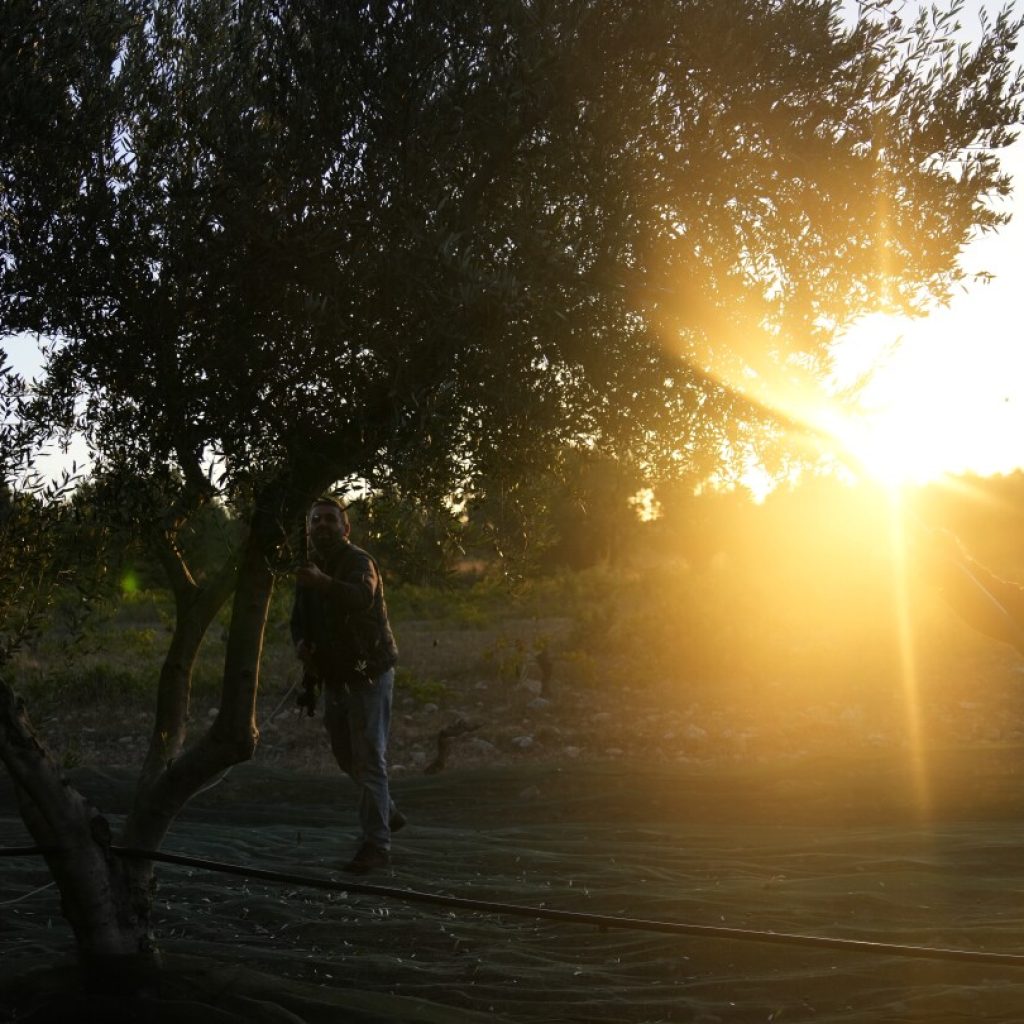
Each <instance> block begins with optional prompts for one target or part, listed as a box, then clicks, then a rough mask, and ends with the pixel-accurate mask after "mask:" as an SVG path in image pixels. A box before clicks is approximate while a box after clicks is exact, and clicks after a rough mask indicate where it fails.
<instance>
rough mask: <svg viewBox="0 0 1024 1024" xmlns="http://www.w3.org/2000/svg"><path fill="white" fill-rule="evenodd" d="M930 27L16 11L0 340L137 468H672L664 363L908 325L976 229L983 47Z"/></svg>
mask: <svg viewBox="0 0 1024 1024" xmlns="http://www.w3.org/2000/svg"><path fill="white" fill-rule="evenodd" d="M958 8H959V5H958V4H953V5H952V8H951V9H950V11H948V12H946V13H944V14H939V13H932V14H930V15H929V14H928V13H927V12H922V14H921V16H920V18H919V19H918V20H917V21H915V22H912V23H910V24H904V23H903V21H902V20H901V18H900V16H899V13H898V9H899V8H898V5H894V4H889V3H882V4H874V5H871V7H870V9H868V11H867V13H865V14H864V15H863V16H862V17H861V18H860V20H859V21H858V22H857V23H856V24H855V25H853V26H852V27H848V26H846V25H844V23H843V22H842V21H841V19H840V17H839V13H838V7H837V5H836V4H835V3H832V2H826V0H746V2H744V3H742V4H728V5H722V4H715V3H709V2H706V0H657V2H654V3H651V2H649V0H644V2H642V3H641V2H637V0H617V2H615V3H611V4H609V3H604V2H602V3H596V2H593V0H591V2H584V0H571V2H570V0H560V2H543V3H539V2H527V0H487V2H483V3H479V4H474V5H465V4H461V3H457V2H454V0H452V2H445V0H442V2H430V3H422V2H416V0H406V2H393V3H377V2H363V3H352V4H345V5H342V6H341V7H340V8H335V7H332V6H330V5H323V4H320V3H316V2H312V0H308V2H302V0H300V2H293V3H287V4H283V3H279V2H273V0H250V2H242V3H237V2H231V3H229V2H223V0H222V2H204V3H194V2H192V3H190V2H168V0H117V2H115V0H106V2H93V3H90V4H86V5H79V4H73V5H72V4H61V3H58V4H42V3H37V2H29V0H16V2H13V3H11V4H8V5H6V8H5V15H4V18H5V20H6V22H7V24H6V25H5V26H4V29H5V30H4V38H5V40H6V43H5V44H4V45H5V49H6V54H5V59H4V63H3V67H4V77H5V81H4V83H3V84H4V85H5V87H8V88H7V95H8V107H9V114H8V117H7V118H6V119H5V125H4V146H3V155H2V156H0V175H2V181H3V191H2V194H0V250H2V251H3V253H4V260H3V263H2V266H0V325H2V327H3V329H4V330H7V331H11V330H31V331H39V332H41V333H43V334H44V335H47V336H53V337H58V338H61V339H63V341H64V346H63V348H62V349H61V350H60V351H59V353H58V355H57V356H56V358H55V359H54V362H53V371H54V378H53V379H54V381H55V382H56V383H58V384H61V385H64V386H65V388H66V389H67V390H68V391H73V390H76V389H77V390H79V391H84V394H85V395H86V397H87V404H86V406H85V413H86V415H85V417H84V420H83V422H84V423H85V424H86V426H87V429H88V430H89V431H90V434H91V436H92V439H93V441H94V443H95V444H96V446H97V448H98V450H99V451H101V452H103V453H104V454H105V455H106V456H108V457H111V458H116V459H117V460H118V461H121V462H124V463H126V464H128V465H130V466H132V467H133V468H134V469H136V470H137V471H140V472H143V473H147V474H148V473H154V472H156V473H163V474H169V473H171V472H174V471H178V472H181V473H184V474H185V475H186V477H191V478H193V479H195V473H196V467H197V466H199V465H201V464H203V462H204V460H208V459H209V458H210V457H211V456H216V457H218V459H219V462H218V466H219V469H220V470H221V471H222V472H224V473H225V480H224V483H226V484H227V485H228V486H229V488H234V489H241V490H242V491H246V490H247V489H250V488H251V487H252V486H253V484H254V483H255V482H257V481H258V480H259V479H262V478H264V477H265V476H266V475H267V473H268V472H273V469H272V468H271V467H278V468H280V467H282V466H286V465H288V464H289V463H294V461H295V460H297V459H300V458H302V457H304V456H308V455H309V454H310V452H312V451H316V452H318V454H319V456H321V457H323V458H324V459H326V460H328V461H329V462H330V464H331V467H332V468H331V470H330V472H329V473H328V474H327V475H328V477H333V478H339V477H341V476H343V475H346V474H360V475H362V476H364V477H366V478H368V479H374V480H384V479H398V480H401V481H402V482H403V483H405V484H406V485H407V486H410V487H413V488H415V489H416V491H417V492H418V493H425V492H426V493H446V492H447V491H448V490H450V489H451V488H452V487H453V486H454V485H455V484H457V483H458V482H459V481H460V480H464V479H467V478H471V477H473V476H474V474H482V473H484V472H492V473H493V472H522V471H524V470H525V471H528V470H529V467H530V466H531V465H532V464H535V463H537V462H539V461H542V460H543V459H544V458H546V456H547V454H548V453H550V452H552V451H553V450H554V449H555V448H557V446H559V445H561V444H564V443H566V442H576V443H585V444H588V445H599V446H604V447H606V448H611V449H618V450H621V451H625V450H629V451H632V452H635V453H636V454H637V455H638V456H640V457H643V458H645V459H649V460H650V459H655V460H659V461H660V463H661V465H662V466H663V467H665V466H671V465H672V464H675V465H682V466H686V467H688V468H689V467H692V466H693V465H695V464H697V465H702V466H707V465H708V464H710V463H712V462H713V461H714V460H715V459H717V458H719V457H720V453H721V441H722V435H723V432H726V431H727V430H729V429H730V428H731V427H732V426H734V424H735V417H734V416H733V415H732V414H733V413H734V412H735V409H734V407H733V406H732V404H731V402H732V400H731V398H730V396H729V394H728V393H727V392H726V391H725V390H722V389H720V388H716V386H715V385H714V384H713V383H711V382H710V381H709V380H708V378H707V377H705V376H704V375H703V374H702V373H701V372H700V371H702V370H706V369H708V368H709V367H711V368H713V367H717V366H719V365H722V364H723V363H726V364H729V365H735V364H737V363H738V364H741V365H752V366H754V367H755V368H756V367H762V368H763V367H764V366H765V365H767V364H769V363H772V362H775V363H779V362H782V361H784V360H785V358H786V357H787V356H789V355H791V354H792V353H794V352H798V353H804V354H806V355H809V356H811V357H814V356H817V357H821V356H822V354H823V353H824V352H825V350H826V346H827V343H828V341H829V340H830V338H831V336H832V332H833V331H834V329H835V328H836V326H837V325H841V324H843V323H846V322H848V321H849V320H850V319H851V318H853V317H855V316H857V315H859V314H861V313H864V312H867V311H869V310H875V309H902V310H908V311H915V310H918V311H919V310H921V309H923V308H925V307H926V306H927V305H928V303H930V302H933V301H934V300H936V299H941V298H943V297H944V296H946V295H947V294H948V292H949V289H950V287H951V286H952V284H953V283H954V282H955V281H956V280H957V279H958V277H959V276H960V275H961V273H962V271H961V270H960V267H959V264H958V255H959V252H960V250H961V249H962V248H963V246H964V245H965V243H966V242H967V241H968V240H969V239H970V238H971V237H972V236H973V234H974V233H976V232H977V231H979V230H987V229H990V228H993V227H995V226H997V225H998V224H999V223H1000V220H1001V217H1002V215H1001V214H999V213H998V212H996V211H995V210H994V209H993V207H992V206H991V205H990V200H992V199H993V198H994V197H996V196H997V195H1000V194H1003V193H1005V192H1006V190H1007V189H1008V187H1009V182H1008V179H1007V178H1006V176H1005V175H1004V174H1003V173H1002V172H1001V170H1000V167H999V163H998V158H997V154H996V151H997V150H998V148H999V147H1000V146H1002V145H1005V144H1006V143H1007V142H1008V141H1010V139H1011V128H1012V125H1013V124H1014V123H1015V122H1016V121H1017V120H1019V116H1020V95H1021V89H1020V81H1019V79H1018V78H1014V77H1013V68H1012V63H1011V51H1012V48H1013V46H1014V43H1015V40H1016V34H1017V30H1018V24H1017V22H1016V21H1015V20H1014V19H1013V18H1012V17H1011V15H1010V12H1009V11H1005V12H1003V13H1001V14H1000V15H999V16H998V17H997V18H996V19H995V20H994V21H992V22H991V23H989V24H987V26H986V29H985V31H984V33H983V36H982V38H981V41H980V42H979V43H978V44H977V46H976V47H974V48H973V49H972V48H967V47H962V46H959V45H958V43H957V41H956V37H955V33H954V28H955V22H954V18H955V14H956V13H957V10H958Z"/></svg>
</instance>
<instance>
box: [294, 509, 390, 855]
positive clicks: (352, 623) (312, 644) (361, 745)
mask: <svg viewBox="0 0 1024 1024" xmlns="http://www.w3.org/2000/svg"><path fill="white" fill-rule="evenodd" d="M307 529H308V533H309V540H310V546H311V550H310V554H311V555H312V558H311V560H310V561H309V562H308V563H307V564H306V565H305V566H303V567H302V568H300V569H299V570H298V571H297V572H296V574H295V577H296V588H295V604H294V606H293V608H292V619H291V630H292V641H293V642H294V644H295V653H296V654H297V656H298V658H299V660H300V661H301V662H302V664H303V666H304V668H305V670H306V672H307V673H308V674H309V675H311V676H315V677H316V678H317V679H318V680H319V681H320V683H321V684H322V687H323V694H324V726H325V727H326V729H327V733H328V735H329V736H330V740H331V750H332V751H333V753H334V757H335V760H336V761H337V762H338V765H339V767H340V768H341V770H342V771H343V772H345V773H346V774H347V775H349V776H350V777H351V778H352V780H353V781H354V782H355V784H356V785H357V786H358V787H359V823H360V826H361V828H362V841H361V843H360V845H359V848H358V849H357V851H356V853H355V856H354V857H352V859H351V860H350V861H348V862H347V863H346V864H344V865H343V869H344V870H345V871H349V872H352V873H353V874H361V875H362V874H367V873H368V872H370V871H373V870H374V869H375V868H382V867H386V866H387V865H388V864H389V863H390V860H391V856H390V850H391V833H392V832H393V831H396V830H397V829H399V828H401V827H402V825H404V824H405V819H404V817H403V816H402V815H401V814H400V813H399V812H398V810H397V809H396V808H395V805H394V803H393V801H392V800H391V796H390V793H389V789H388V768H387V743H388V730H389V728H390V724H391V696H392V690H393V687H394V681H395V664H396V662H397V661H398V648H397V646H396V645H395V638H394V635H393V633H392V632H391V626H390V624H389V622H388V613H387V606H386V604H385V603H384V587H383V583H382V582H381V578H380V572H379V570H378V568H377V563H376V562H375V561H374V560H373V559H372V558H371V557H370V556H369V555H368V554H367V553H366V552H365V551H363V550H362V549H360V548H357V547H356V546H355V545H354V544H352V543H351V542H350V541H349V539H348V535H349V531H350V529H351V527H350V524H349V520H348V515H347V514H346V512H345V509H344V507H343V506H342V504H341V503H340V502H339V501H336V500H335V499H334V498H319V499H318V500H317V501H315V502H314V503H313V507H312V508H311V509H310V511H309V517H308V521H307Z"/></svg>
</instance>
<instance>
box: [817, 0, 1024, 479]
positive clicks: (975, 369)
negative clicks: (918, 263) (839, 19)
mask: <svg viewBox="0 0 1024 1024" xmlns="http://www.w3.org/2000/svg"><path fill="white" fill-rule="evenodd" d="M910 6H911V5H909V4H908V8H909V7H910ZM843 8H844V10H845V12H846V13H847V14H850V13H851V12H852V11H854V10H855V9H856V4H855V3H853V2H849V0H848V2H845V3H844V4H843ZM983 8H984V9H987V10H988V11H989V12H990V13H993V12H994V11H995V10H996V5H994V4H992V3H981V2H979V0H966V2H965V4H964V7H963V11H962V12H961V16H960V21H961V24H962V27H963V33H964V37H965V39H966V40H967V41H976V40H977V38H978V33H979V28H980V20H979V18H980V13H981V11H982V9H983ZM1017 53H1018V59H1020V58H1021V55H1022V54H1024V46H1022V47H1018V51H1017ZM1001 162H1002V163H1003V166H1004V168H1005V169H1006V170H1007V171H1008V172H1009V173H1010V174H1011V175H1012V177H1013V179H1014V184H1015V189H1014V194H1013V195H1012V196H1011V198H1010V200H1009V201H1008V202H1007V203H1006V204H1005V205H1004V206H1001V207H999V209H1000V210H1001V211H1003V212H1008V213H1010V214H1011V215H1012V218H1013V219H1012V220H1011V221H1010V223H1009V224H1008V225H1006V226H1005V227H1004V228H1002V229H1001V230H1000V231H999V232H998V233H995V234H989V235H985V236H982V237H980V238H978V239H976V240H975V241H974V242H972V243H971V244H970V245H969V247H968V248H967V250H966V251H965V253H964V257H963V265H964V267H965V269H966V270H967V271H968V273H969V274H972V273H976V272H980V271H988V272H990V273H992V274H993V275H994V280H992V281H991V282H989V283H987V284H982V283H974V282H971V281H970V280H968V281H966V282H965V287H964V289H963V290H962V291H960V292H959V293H958V294H955V295H954V297H953V299H952V301H951V302H950V304H949V305H948V307H944V308H939V309H936V310H935V311H934V312H932V313H931V314H930V315H929V316H927V317H925V318H923V319H918V320H907V319H900V318H888V317H876V318H873V319H870V320H865V321H863V322H861V323H859V324H857V325H855V326H854V327H853V328H852V329H851V330H849V331H848V332H847V335H846V337H845V338H844V339H843V340H842V341H841V342H840V346H839V349H838V351H837V363H838V366H839V369H840V371H841V376H842V378H843V380H849V379H852V378H853V377H854V376H856V375H857V374H858V373H861V372H864V371H865V370H869V369H872V370H873V371H874V376H873V380H872V382H871V383H870V384H869V386H868V387H867V388H866V390H865V392H864V394H863V396H862V401H861V405H862V407H863V412H864V416H863V422H862V424H861V426H862V428H863V429H862V431H861V437H860V439H859V443H858V444H857V448H858V449H859V450H858V451H857V454H858V456H860V457H861V458H862V460H863V462H864V463H866V464H867V466H868V468H869V470H870V471H872V472H873V473H874V474H875V475H877V476H879V477H881V478H883V479H886V480H888V481H889V482H893V483H898V482H903V481H908V482H916V483H921V482H926V481H929V480H934V479H938V478H941V476H942V475H943V474H946V473H953V474H956V473H965V472H972V473H977V474H979V475H983V476H987V475H991V474H995V473H1008V472H1012V471H1013V470H1015V469H1017V468H1019V467H1022V466H1024V344H1022V342H1024V287H1022V281H1021V270H1020V267H1021V261H1022V256H1024V140H1018V141H1017V142H1016V143H1014V145H1013V146H1011V147H1010V148H1008V149H1006V150H1004V151H1003V152H1002V154H1001ZM894 342H898V344H894Z"/></svg>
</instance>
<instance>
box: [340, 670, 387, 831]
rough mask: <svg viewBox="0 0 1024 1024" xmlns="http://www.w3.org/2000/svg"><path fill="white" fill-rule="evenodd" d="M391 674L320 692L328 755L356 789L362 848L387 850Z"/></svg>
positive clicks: (385, 673)
mask: <svg viewBox="0 0 1024 1024" xmlns="http://www.w3.org/2000/svg"><path fill="white" fill-rule="evenodd" d="M394 686H395V670H394V669H393V668H389V669H388V670H387V671H386V672H382V673H381V674H380V675H379V676H378V677H377V678H376V679H375V680H374V681H373V682H372V683H362V682H359V683H349V684H339V683H336V682H333V681H332V682H329V683H328V684H327V685H326V686H324V726H325V728H326V729H327V734H328V736H330V738H331V750H332V751H333V753H334V759H335V760H336V761H337V762H338V767H339V768H341V770H342V771H343V772H345V774H346V775H348V776H349V777H350V778H351V779H352V781H353V782H354V783H355V784H356V786H358V787H359V824H360V826H361V827H362V830H363V842H368V843H373V845H374V846H376V847H378V848H380V849H381V850H389V849H390V848H391V829H390V827H389V826H388V819H389V818H390V817H391V814H392V813H393V812H394V810H395V805H394V802H393V801H392V800H391V794H390V792H389V791H388V761H387V751H388V731H389V730H390V728H391V697H392V692H393V691H394Z"/></svg>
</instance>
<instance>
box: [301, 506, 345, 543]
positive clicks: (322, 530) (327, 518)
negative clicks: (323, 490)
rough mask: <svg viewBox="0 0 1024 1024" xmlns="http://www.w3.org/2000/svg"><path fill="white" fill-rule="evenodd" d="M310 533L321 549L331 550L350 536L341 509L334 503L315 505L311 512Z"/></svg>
mask: <svg viewBox="0 0 1024 1024" xmlns="http://www.w3.org/2000/svg"><path fill="white" fill-rule="evenodd" d="M309 535H310V537H311V538H312V540H313V543H314V544H315V545H316V547H317V549H318V550H320V551H330V550H331V549H332V548H334V547H337V545H338V544H340V543H341V542H342V541H343V540H344V539H345V537H347V536H348V527H347V526H346V524H345V521H344V519H343V518H342V515H341V509H340V508H336V507H335V506H334V505H314V506H313V508H312V509H311V510H310V513H309Z"/></svg>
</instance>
